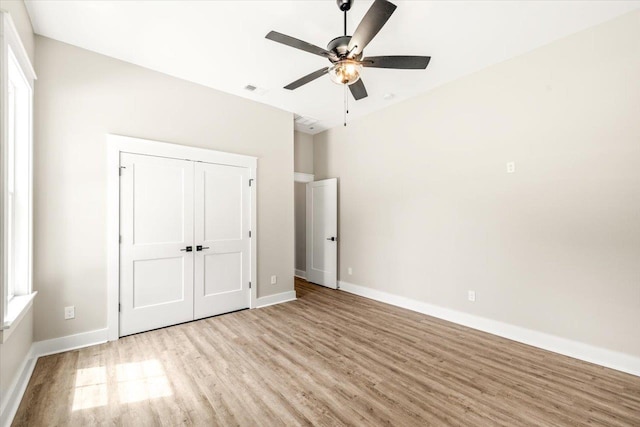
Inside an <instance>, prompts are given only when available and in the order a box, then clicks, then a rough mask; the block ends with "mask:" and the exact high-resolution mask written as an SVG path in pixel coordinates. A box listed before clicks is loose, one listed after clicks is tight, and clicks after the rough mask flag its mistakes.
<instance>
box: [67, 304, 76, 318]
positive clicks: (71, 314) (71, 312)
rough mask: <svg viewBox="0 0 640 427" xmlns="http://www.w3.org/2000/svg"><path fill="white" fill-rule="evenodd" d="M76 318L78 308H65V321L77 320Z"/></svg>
mask: <svg viewBox="0 0 640 427" xmlns="http://www.w3.org/2000/svg"><path fill="white" fill-rule="evenodd" d="M75 317H76V307H75V306H73V305H70V306H69V307H65V308H64V319H65V320H69V319H75Z"/></svg>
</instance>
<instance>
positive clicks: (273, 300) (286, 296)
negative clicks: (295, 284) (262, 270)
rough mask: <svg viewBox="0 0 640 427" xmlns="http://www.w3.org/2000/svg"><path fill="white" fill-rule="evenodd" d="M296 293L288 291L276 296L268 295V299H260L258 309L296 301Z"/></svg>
mask: <svg viewBox="0 0 640 427" xmlns="http://www.w3.org/2000/svg"><path fill="white" fill-rule="evenodd" d="M295 299H296V291H287V292H282V293H279V294H274V295H267V296H266V297H260V298H258V304H257V306H256V307H257V308H261V307H267V306H269V305H274V304H280V303H283V302H289V301H295Z"/></svg>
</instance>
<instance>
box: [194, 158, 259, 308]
mask: <svg viewBox="0 0 640 427" xmlns="http://www.w3.org/2000/svg"><path fill="white" fill-rule="evenodd" d="M249 177H250V171H249V169H248V168H244V167H235V166H227V165H218V164H211V163H196V164H195V244H196V253H195V300H194V310H195V318H196V319H201V318H203V317H209V316H214V315H217V314H222V313H228V312H230V311H234V310H240V309H243V308H248V307H249V304H250V291H249V281H250V280H251V279H250V273H251V269H250V267H251V258H250V256H251V240H250V238H249V229H250V227H251V192H250V187H249Z"/></svg>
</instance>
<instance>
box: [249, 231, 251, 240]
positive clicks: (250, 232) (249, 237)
mask: <svg viewBox="0 0 640 427" xmlns="http://www.w3.org/2000/svg"><path fill="white" fill-rule="evenodd" d="M249 238H251V230H249Z"/></svg>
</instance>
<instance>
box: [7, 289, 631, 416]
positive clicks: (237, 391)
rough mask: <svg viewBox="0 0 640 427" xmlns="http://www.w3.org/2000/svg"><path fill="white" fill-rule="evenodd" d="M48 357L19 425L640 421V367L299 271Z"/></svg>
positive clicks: (23, 406)
mask: <svg viewBox="0 0 640 427" xmlns="http://www.w3.org/2000/svg"><path fill="white" fill-rule="evenodd" d="M296 290H297V292H298V300H297V301H295V302H289V303H285V304H280V305H275V306H271V307H266V308H262V309H258V310H251V311H249V310H246V311H242V312H237V313H232V314H228V315H224V316H219V317H215V318H210V319H205V320H201V321H197V322H192V323H188V324H184V325H179V326H174V327H170V328H165V329H161V330H157V331H152V332H147V333H143V334H139V335H133V336H129V337H125V338H123V339H120V340H119V341H117V342H112V343H108V344H103V345H99V346H94V347H90V348H86V349H82V350H77V351H72V352H68V353H63V354H58V355H53V356H48V357H43V358H41V359H40V360H39V361H38V364H37V366H36V368H35V372H34V374H33V377H32V379H31V381H30V383H29V386H28V388H27V391H26V394H25V397H24V399H23V401H22V404H21V405H20V408H19V410H18V414H17V416H16V418H15V420H14V425H18V426H27V425H28V426H45V425H57V426H66V425H77V426H87V425H97V424H103V425H130V426H146V425H170V426H173V425H182V424H187V425H241V426H270V425H312V424H313V425H367V426H373V425H394V426H418V425H437V426H443V425H459V426H494V425H505V426H520V425H531V426H547V425H554V426H555V425H567V426H574V425H608V426H640V378H639V377H635V376H632V375H627V374H624V373H621V372H617V371H613V370H610V369H606V368H602V367H599V366H595V365H591V364H588V363H585V362H581V361H578V360H575V359H571V358H568V357H564V356H560V355H557V354H554V353H550V352H547V351H543V350H539V349H536V348H533V347H529V346H526V345H523V344H519V343H516V342H512V341H509V340H506V339H502V338H498V337H495V336H492V335H489V334H485V333H482V332H478V331H475V330H472V329H468V328H465V327H462V326H458V325H455V324H452V323H448V322H445V321H441V320H438V319H434V318H432V317H428V316H424V315H422V314H418V313H414V312H411V311H408V310H403V309H400V308H396V307H393V306H389V305H386V304H382V303H378V302H375V301H371V300H368V299H365V298H361V297H357V296H354V295H351V294H348V293H345V292H340V291H334V290H330V289H325V288H322V287H319V286H315V285H310V284H308V283H306V282H304V281H301V280H297V283H296Z"/></svg>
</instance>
